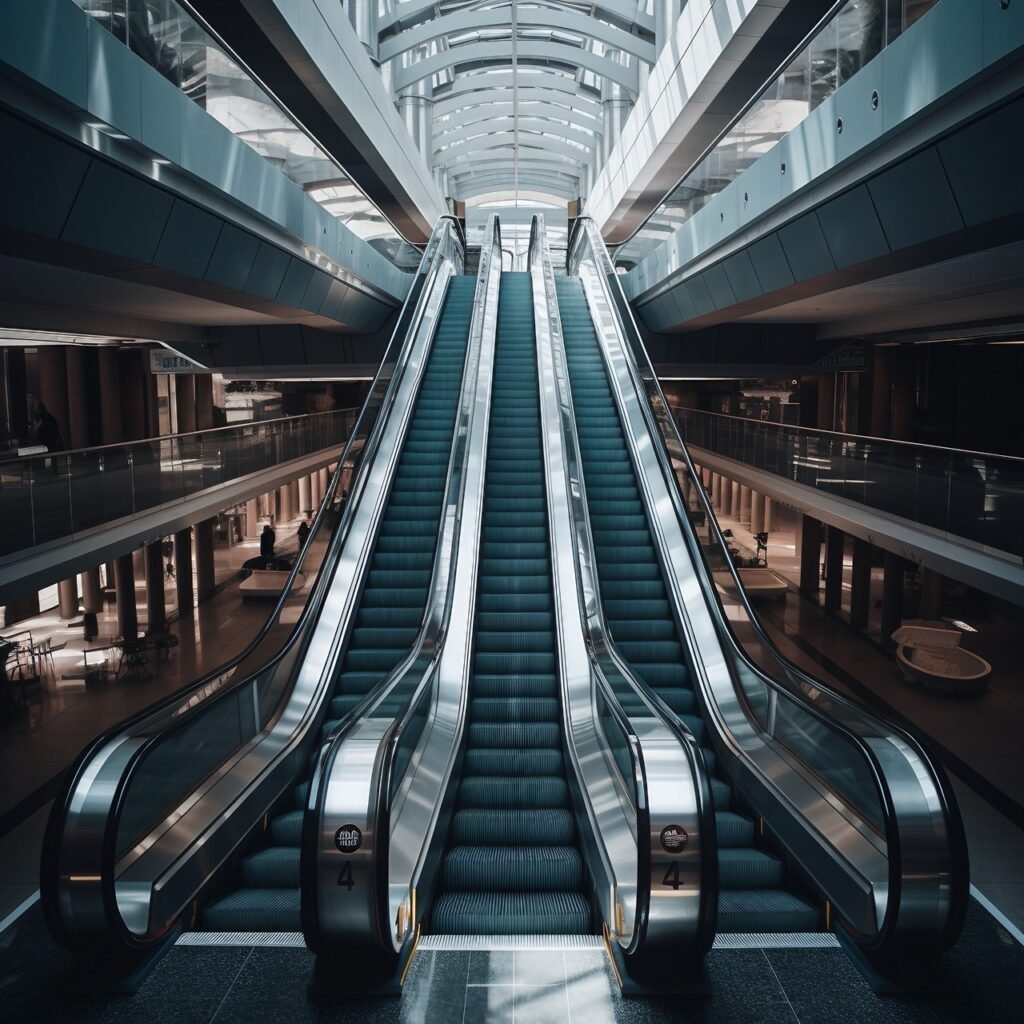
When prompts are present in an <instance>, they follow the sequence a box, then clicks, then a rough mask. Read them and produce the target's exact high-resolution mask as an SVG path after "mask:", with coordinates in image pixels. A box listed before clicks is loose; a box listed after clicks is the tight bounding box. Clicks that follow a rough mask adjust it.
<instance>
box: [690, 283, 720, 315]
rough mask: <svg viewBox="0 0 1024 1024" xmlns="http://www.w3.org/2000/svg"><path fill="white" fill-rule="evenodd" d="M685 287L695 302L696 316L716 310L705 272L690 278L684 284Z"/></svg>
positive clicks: (691, 299)
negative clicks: (705, 279) (705, 278)
mask: <svg viewBox="0 0 1024 1024" xmlns="http://www.w3.org/2000/svg"><path fill="white" fill-rule="evenodd" d="M683 287H684V288H685V289H686V292H687V294H688V295H689V297H690V301H691V302H692V303H693V308H694V316H704V315H705V314H706V313H711V312H713V311H714V309H715V304H714V303H713V302H712V301H711V291H710V290H709V289H708V286H707V283H706V282H705V281H704V275H703V274H698V275H697V276H696V277H692V278H690V280H689V281H686V282H685V283H684V284H683Z"/></svg>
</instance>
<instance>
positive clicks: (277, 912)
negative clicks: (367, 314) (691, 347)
mask: <svg viewBox="0 0 1024 1024" xmlns="http://www.w3.org/2000/svg"><path fill="white" fill-rule="evenodd" d="M475 287H476V282H475V280H474V279H473V278H454V279H453V280H452V281H451V282H450V284H449V287H448V294H447V296H446V298H445V303H444V306H443V308H442V311H441V317H440V322H439V326H438V331H437V335H436V337H435V339H434V343H433V346H432V349H431V352H430V355H429V357H428V359H427V366H426V369H425V372H424V375H423V380H422V383H421V385H420V392H419V395H418V396H417V399H416V405H415V409H414V410H413V416H412V419H411V420H410V422H409V427H408V430H407V433H406V438H405V443H404V447H403V450H402V454H401V456H400V457H399V460H398V464H397V466H396V468H395V471H394V475H393V477H392V480H391V487H390V490H389V493H388V498H387V504H386V505H385V509H384V513H383V516H382V518H381V522H380V526H379V530H378V534H377V541H376V545H375V548H374V551H373V554H372V556H371V559H370V564H369V567H368V572H367V576H366V585H365V587H364V588H363V592H362V594H361V596H360V603H359V608H358V610H357V612H356V616H355V626H354V628H353V629H352V632H351V634H350V636H349V638H348V646H347V650H346V652H345V656H344V659H343V661H342V665H341V671H340V672H339V674H338V677H337V679H336V680H335V682H334V690H333V693H332V695H331V700H330V703H329V707H328V714H327V721H326V722H325V723H324V724H323V727H322V731H321V736H322V737H325V736H327V735H329V734H330V733H331V732H332V731H333V730H334V729H335V728H336V727H337V726H338V725H339V724H340V723H341V721H342V720H343V719H344V718H345V716H346V715H347V714H348V713H349V712H350V711H351V710H352V709H353V708H355V707H356V706H357V705H358V704H359V703H360V702H361V701H362V700H363V699H364V698H365V697H366V695H367V694H369V693H370V692H372V691H373V690H374V689H375V688H376V687H377V686H378V685H379V684H380V683H381V682H382V681H383V680H385V679H386V678H387V677H388V675H389V674H390V673H391V672H392V671H393V669H394V668H395V666H396V665H398V664H399V663H400V662H401V661H402V660H403V659H404V658H405V657H406V656H407V654H408V653H409V651H410V649H411V648H412V646H413V645H414V643H415V641H416V637H417V635H418V633H419V628H420V624H421V623H422V621H423V613H424V608H425V606H426V601H427V593H428V588H429V584H430V577H431V574H432V571H433V562H434V555H435V549H436V544H437V534H438V528H439V524H440V519H441V511H442V510H441V503H442V500H443V496H444V488H445V483H446V478H447V474H448V462H449V459H450V452H451V447H452V436H453V433H454V428H455V415H456V412H457V406H458V398H459V391H460V388H461V383H462V371H463V361H464V359H465V354H466V342H467V339H468V335H469V322H470V317H471V315H472V303H473V293H474V291H475ZM541 610H544V609H541ZM308 790H309V786H308V783H305V782H304V783H302V784H300V785H299V786H297V787H296V789H295V792H294V803H293V805H292V808H291V809H289V810H286V811H285V812H284V813H282V814H279V815H277V816H276V817H274V819H273V820H272V821H271V823H270V829H269V840H270V842H271V843H272V845H270V846H267V847H265V848H264V849H261V850H257V851H256V852H254V853H251V854H249V855H247V856H245V857H243V858H242V861H241V864H240V866H239V881H240V883H241V888H239V889H238V890H237V891H236V892H234V893H231V894H229V895H228V896H226V897H224V898H223V899H221V900H218V901H216V902H215V903H214V904H212V905H211V906H209V907H207V908H206V910H205V911H204V912H203V914H202V925H203V927H204V928H216V929H217V930H223V931H276V930H286V931H301V928H302V925H301V922H300V920H299V891H298V886H299V844H300V842H301V837H302V820H303V808H304V806H305V803H306V800H307V799H308Z"/></svg>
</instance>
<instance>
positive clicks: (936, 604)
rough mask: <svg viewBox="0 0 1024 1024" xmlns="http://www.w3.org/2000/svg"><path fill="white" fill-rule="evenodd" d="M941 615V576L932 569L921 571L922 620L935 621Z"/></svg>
mask: <svg viewBox="0 0 1024 1024" xmlns="http://www.w3.org/2000/svg"><path fill="white" fill-rule="evenodd" d="M941 613H942V574H941V573H937V572H936V571H935V570H934V569H922V570H921V612H920V618H922V619H937V618H938V617H939V616H940V615H941Z"/></svg>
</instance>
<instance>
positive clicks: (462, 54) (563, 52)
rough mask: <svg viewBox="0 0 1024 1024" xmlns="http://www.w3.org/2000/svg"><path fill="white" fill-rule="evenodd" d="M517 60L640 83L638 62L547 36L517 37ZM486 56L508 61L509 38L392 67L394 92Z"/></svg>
mask: <svg viewBox="0 0 1024 1024" xmlns="http://www.w3.org/2000/svg"><path fill="white" fill-rule="evenodd" d="M516 53H517V58H518V59H519V60H545V61H547V60H549V61H555V62H556V63H559V64H563V65H566V66H570V67H581V68H585V69H586V70H587V71H593V72H594V74H595V75H600V76H601V77H602V78H606V79H608V80H609V81H611V82H617V83H618V84H619V85H621V86H622V87H623V88H625V89H629V90H630V91H631V92H633V93H635V92H636V91H637V89H638V87H639V75H638V68H637V62H636V61H634V62H633V63H632V64H631V65H630V66H629V67H627V66H626V65H625V64H619V63H617V62H616V61H614V60H609V59H608V58H607V57H598V56H597V55H596V54H594V53H590V52H589V51H587V50H583V49H580V48H579V47H577V46H569V45H568V44H566V43H553V42H549V41H548V40H546V39H520V40H519V42H518V44H517V46H516ZM477 60H486V61H493V62H494V63H495V64H508V63H510V62H511V60H512V54H511V53H510V51H509V46H508V40H506V39H496V40H492V41H486V42H481V43H466V44H464V45H462V46H453V47H451V49H448V50H445V51H443V52H442V53H436V54H434V55H433V56H431V57H427V58H426V59H425V60H419V61H417V62H416V63H415V64H410V65H409V67H406V68H395V69H394V87H395V91H396V92H400V91H401V90H402V89H408V88H409V86H411V85H414V84H415V83H416V82H419V81H422V80H423V79H424V78H428V77H430V76H431V75H436V74H438V73H439V72H441V71H447V70H449V69H452V68H455V67H457V66H458V65H459V64H465V63H468V62H469V61H477Z"/></svg>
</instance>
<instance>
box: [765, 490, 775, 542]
mask: <svg viewBox="0 0 1024 1024" xmlns="http://www.w3.org/2000/svg"><path fill="white" fill-rule="evenodd" d="M764 528H765V529H766V530H767V531H768V532H769V533H771V532H772V530H774V529H775V506H774V505H773V504H772V499H771V498H769V497H768V496H767V495H765V499H764Z"/></svg>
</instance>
